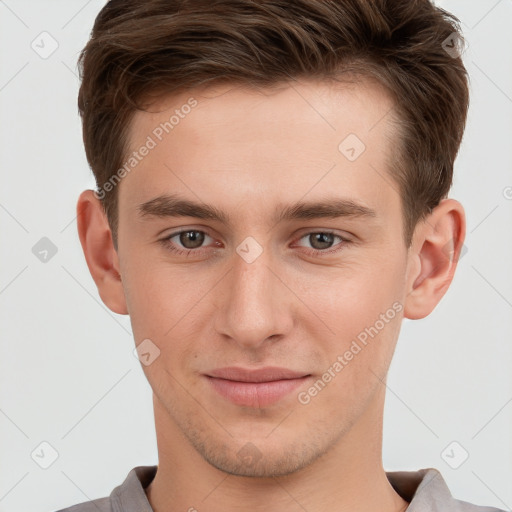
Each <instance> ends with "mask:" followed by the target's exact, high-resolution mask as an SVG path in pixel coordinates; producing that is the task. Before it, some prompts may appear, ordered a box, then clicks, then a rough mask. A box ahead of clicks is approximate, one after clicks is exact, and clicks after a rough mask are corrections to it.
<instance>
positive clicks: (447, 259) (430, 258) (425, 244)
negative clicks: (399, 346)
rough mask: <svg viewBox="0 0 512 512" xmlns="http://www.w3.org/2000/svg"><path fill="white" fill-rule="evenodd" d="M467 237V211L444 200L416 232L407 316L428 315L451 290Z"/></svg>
mask: <svg viewBox="0 0 512 512" xmlns="http://www.w3.org/2000/svg"><path fill="white" fill-rule="evenodd" d="M465 235H466V219H465V214H464V208H463V207H462V205H461V204H460V203H459V202H458V201H456V200H455V199H443V200H442V201H441V202H440V203H439V205H438V206H437V207H436V208H434V210H433V211H432V213H431V214H430V215H429V216H428V217H427V218H426V219H425V220H424V221H422V222H421V223H420V224H418V226H417V229H416V231H415V237H414V240H413V246H412V248H411V250H410V254H409V258H410V265H409V274H408V276H407V283H408V284H407V286H408V288H407V290H406V292H407V295H406V298H405V307H404V317H405V318H409V319H412V320H416V319H419V318H424V317H426V316H428V315H429V314H430V313H431V312H432V311H433V309H434V308H435V307H436V306H437V304H438V303H439V301H440V300H441V298H442V297H443V295H444V294H445V293H446V291H447V290H448V287H449V286H450V284H451V282H452V280H453V276H454V274H455V269H456V267H457V263H458V259H459V257H460V254H461V251H462V249H463V244H464V238H465Z"/></svg>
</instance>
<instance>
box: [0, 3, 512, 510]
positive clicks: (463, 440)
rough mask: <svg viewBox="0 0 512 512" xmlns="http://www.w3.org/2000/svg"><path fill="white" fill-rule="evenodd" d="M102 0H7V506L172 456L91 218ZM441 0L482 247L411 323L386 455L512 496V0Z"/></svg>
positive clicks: (0, 301) (1, 13)
mask: <svg viewBox="0 0 512 512" xmlns="http://www.w3.org/2000/svg"><path fill="white" fill-rule="evenodd" d="M103 3H104V1H103V0H89V1H88V2H87V1H85V0H72V1H71V0H60V1H57V0H53V1H49V0H45V1H41V0H37V1H36V0H32V1H29V0H16V1H15V0H0V43H1V44H0V115H1V119H0V155H1V168H2V187H1V189H0V225H1V229H2V231H1V232H2V243H1V244H0V256H1V260H0V261H1V262H2V264H1V266H0V315H1V317H0V319H1V325H2V330H1V336H2V339H1V353H0V379H1V381H0V431H1V435H0V440H1V453H0V459H1V464H0V512H21V511H24V512H25V511H27V510H32V511H34V512H35V511H40V512H49V511H52V510H55V509H59V508H63V507H66V506H70V505H72V504H75V503H80V502H83V501H86V500H88V499H94V498H98V497H102V496H107V495H109V494H110V492H111V491H112V489H113V488H114V487H115V486H117V485H119V484H120V483H121V482H122V481H123V480H124V478H125V477H126V475H127V473H128V471H129V470H130V469H131V468H132V467H134V466H138V465H152V464H156V463H157V452H156V439H155V432H154V425H153V415H152V414H153V413H152V402H151V389H150V387H149V384H148V383H147V381H146V379H145V377H144V374H143V372H142V369H141V366H140V363H139V361H138V360H137V359H136V358H135V357H134V355H133V353H132V350H133V347H134V341H133V338H132V335H131V329H130V323H129V318H128V317H127V316H120V315H116V314H114V313H112V312H110V311H109V310H108V309H107V308H106V307H105V306H104V305H103V303H102V302H101V300H100V298H99V295H98V293H97V290H96V287H95V285H94V282H93V280H92V278H91V276H90V274H89V271H88V269H87V266H86V263H85V259H84V257H83V253H82V250H81V247H80V243H79V240H78V236H77V230H76V219H75V207H76V200H77V197H78V194H79V193H80V192H81V191H82V190H84V189H86V188H92V187H93V183H94V182H93V179H92V173H91V171H90V170H89V168H88V165H87V162H86V160H85V155H84V151H83V146H82V139H81V125H80V120H79V116H78V112H77V107H76V99H77V90H78V85H79V84H78V77H77V71H76V59H77V57H78V52H79V51H80V49H81V48H82V47H83V46H84V44H85V42H86V40H87V38H88V35H89V32H90V29H91V28H92V24H93V21H94V18H95V16H96V15H97V13H98V12H99V10H100V9H101V7H102V6H103ZM439 5H441V6H442V7H445V8H446V9H448V10H450V11H452V12H453V13H454V14H456V15H457V16H458V17H459V18H460V20H461V21H462V26H463V30H464V35H465V37H466V38H467V41H468V44H469V46H468V48H467V50H466V51H465V53H464V60H465V63H466V66H467V68H468V70H469V73H470V77H471V107H470V113H469V120H468V126H467V130H466V134H465V138H464V141H463V145H462V148H461V152H460V154H459V157H458V159H457V161H456V169H455V184H454V187H453V189H452V193H451V197H454V198H456V199H458V200H459V201H461V202H462V203H463V205H464V206H465V208H466V214H467V221H468V230H467V238H466V242H465V244H466V246H467V249H468V252H467V254H465V255H464V256H463V258H462V259H461V260H460V263H459V268H458V269H457V274H456V276H455V279H454V282H453V284H452V286H451V288H450V290H449V291H448V293H447V294H446V296H445V297H444V298H443V300H442V301H441V303H440V305H439V306H438V307H437V308H436V309H435V311H434V312H433V313H432V315H430V317H428V318H426V319H423V320H417V321H404V323H403V327H402V333H401V337H400V341H399V344H398V348H397V350H396V355H395V359H394V361H393V363H392V365H391V369H390V374H389V380H388V387H389V390H388V396H387V402H386V410H385V430H384V454H383V457H384V467H385V468H386V470H416V469H419V468H426V467H435V468H438V469H439V470H440V471H441V472H442V474H443V476H444V478H445V480H446V481H447V483H448V485H449V487H450V489H451V491H452V494H453V495H454V496H456V497H458V498H459V499H463V500H465V501H470V502H473V503H477V504H486V505H493V506H496V507H499V508H504V509H507V510H510V508H511V506H512V486H511V485H510V482H511V481H512V436H511V433H512V428H511V427H512V376H511V371H510V368H511V363H512V335H511V331H512V270H511V269H512V265H511V263H512V258H511V256H512V200H511V199H507V190H508V192H509V194H508V197H509V198H510V197H512V189H510V188H508V189H507V187H512V172H511V169H512V156H511V146H512V59H511V58H510V49H512V31H511V30H510V26H511V23H512V0H499V1H498V0H481V1H467V0H458V1H445V2H439ZM43 31H47V32H48V33H49V34H51V36H52V37H53V38H54V39H55V40H56V41H57V42H58V45H59V46H58V48H57V49H56V51H55V52H54V53H53V54H52V55H51V56H49V57H48V58H47V59H43V58H41V57H40V56H39V55H38V54H37V53H36V52H35V51H34V50H33V49H32V48H31V43H32V41H33V40H36V42H37V40H38V39H37V38H38V37H40V36H39V35H40V34H41V32H43ZM46 48H49V47H48V46H46ZM42 237H48V238H49V239H50V240H51V241H52V242H53V244H55V246H56V247H57V253H56V255H55V256H53V257H52V258H51V259H50V260H49V261H48V262H46V263H42V262H41V261H40V260H39V259H38V258H36V256H35V255H34V254H33V253H32V247H33V246H34V245H35V244H36V243H37V242H38V241H39V240H40V239H41V238H42ZM43 441H46V442H48V443H50V444H51V445H52V447H53V448H54V449H55V450H56V451H57V452H58V458H57V460H56V461H55V462H54V463H53V464H52V465H51V466H50V467H49V468H48V469H42V468H41V467H40V466H39V465H38V464H36V462H34V460H33V459H32V458H31V453H32V452H33V451H34V450H35V449H36V448H38V447H39V445H40V443H41V442H43ZM452 441H456V442H457V443H459V444H460V446H462V447H463V449H464V450H466V451H467V452H468V453H469V458H468V459H467V460H466V461H465V462H464V463H463V464H462V465H461V466H460V467H459V468H458V469H452V468H451V467H449V465H448V464H447V463H446V462H445V460H444V459H443V458H442V457H441V453H442V452H443V450H444V449H445V448H446V447H447V446H448V445H449V444H450V443H451V442H452ZM457 446H458V445H457ZM457 450H461V449H460V448H456V449H455V451H454V452H453V454H454V456H456V457H458V456H459V452H458V451H457ZM45 453H46V454H48V453H50V450H49V449H47V450H46V452H45Z"/></svg>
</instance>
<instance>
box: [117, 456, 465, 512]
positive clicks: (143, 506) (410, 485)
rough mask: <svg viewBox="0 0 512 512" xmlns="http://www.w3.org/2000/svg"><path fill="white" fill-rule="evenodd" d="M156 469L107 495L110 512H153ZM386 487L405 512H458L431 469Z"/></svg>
mask: <svg viewBox="0 0 512 512" xmlns="http://www.w3.org/2000/svg"><path fill="white" fill-rule="evenodd" d="M157 468H158V466H137V467H135V468H133V469H132V470H131V471H130V472H129V473H128V476H127V477H126V479H125V480H124V482H123V483H122V484H121V485H119V486H117V487H116V488H115V489H114V490H113V491H112V493H111V494H110V499H111V504H112V512H153V509H152V508H151V505H150V503H149V501H148V499H147V496H146V492H145V490H144V489H145V488H146V487H147V486H148V485H149V484H150V483H151V481H152V480H153V478H154V477H155V475H156V470H157ZM386 475H387V478H388V480H389V483H390V484H391V485H392V487H393V488H394V489H395V491H396V492H397V493H398V494H400V496H402V498H403V499H405V500H406V501H408V502H410V503H409V506H408V507H407V512H425V511H426V510H428V511H429V512H441V511H443V512H447V511H449V510H453V511H455V510H458V509H459V507H458V506H457V504H458V503H460V502H458V501H457V500H455V499H454V498H453V497H452V495H451V493H450V490H449V489H448V486H447V485H446V483H445V481H444V479H443V477H442V476H441V473H440V472H439V471H438V470H437V469H434V468H426V469H420V470H418V471H389V472H386Z"/></svg>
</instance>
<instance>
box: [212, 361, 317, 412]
mask: <svg viewBox="0 0 512 512" xmlns="http://www.w3.org/2000/svg"><path fill="white" fill-rule="evenodd" d="M310 376H311V375H310V374H308V373H305V372H297V371H293V370H289V369H287V368H279V367H275V366H273V367H270V366H269V367H265V368H259V369H255V370H250V369H245V368H239V367H228V368H219V369H216V370H212V371H210V372H208V374H206V375H205V377H206V378H207V380H208V381H209V383H210V385H211V386H212V388H213V389H214V390H215V391H216V392H217V393H219V394H220V395H221V396H223V397H224V398H225V399H228V400H229V401H231V402H233V403H235V404H236V405H242V406H246V407H256V408H261V407H266V406H268V405H271V404H273V403H276V402H278V401H279V400H281V399H282V398H284V397H285V396H286V395H288V394H289V393H291V392H292V391H293V390H295V389H296V388H297V387H299V386H301V385H303V384H304V382H305V380H307V379H308V378H309V377H310Z"/></svg>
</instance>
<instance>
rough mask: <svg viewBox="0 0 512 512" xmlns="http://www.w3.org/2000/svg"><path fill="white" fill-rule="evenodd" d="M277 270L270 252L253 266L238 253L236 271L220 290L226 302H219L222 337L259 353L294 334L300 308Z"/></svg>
mask: <svg viewBox="0 0 512 512" xmlns="http://www.w3.org/2000/svg"><path fill="white" fill-rule="evenodd" d="M277 267H278V265H276V264H275V261H274V262H273V261H272V255H271V254H270V253H269V251H263V252H262V253H261V254H260V255H259V256H258V257H257V258H256V259H255V260H254V261H252V262H250V263H249V262H248V261H247V260H246V259H244V258H243V257H241V256H239V254H238V253H234V255H233V265H232V268H231V270H230V271H229V272H228V273H227V275H226V276H225V278H224V279H223V280H222V288H221V290H219V291H220V296H222V299H221V300H220V301H218V302H217V303H218V304H219V306H220V307H219V308H218V309H217V313H216V314H217V318H216V322H215V327H216V329H217V332H218V333H219V334H220V335H222V336H224V337H229V338H230V339H232V340H233V341H234V342H236V343H237V344H238V345H239V346H240V347H242V348H244V349H246V350H256V349H258V348H260V347H261V346H262V345H263V344H264V343H265V342H266V341H268V340H269V339H270V341H273V342H275V341H277V340H278V339H279V338H281V337H282V336H284V335H286V334H288V333H289V332H290V331H291V329H292V327H293V318H294V315H293V309H294V307H296V304H295V306H294V302H293V293H292V292H291V291H290V290H289V289H288V288H287V286H286V284H285V282H286V279H285V278H284V276H281V275H279V274H280V273H279V271H276V268H277ZM283 281H284V282H283ZM295 302H297V300H295Z"/></svg>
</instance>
